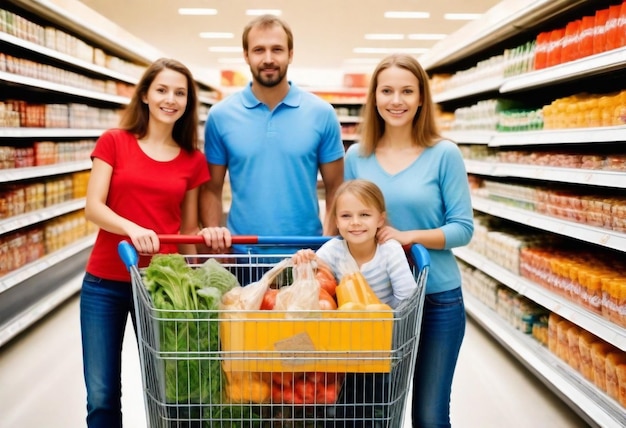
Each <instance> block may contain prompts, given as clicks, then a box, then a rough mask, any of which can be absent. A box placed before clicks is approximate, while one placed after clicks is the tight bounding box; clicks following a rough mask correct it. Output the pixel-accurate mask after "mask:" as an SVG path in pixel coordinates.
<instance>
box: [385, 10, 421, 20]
mask: <svg viewBox="0 0 626 428" xmlns="http://www.w3.org/2000/svg"><path fill="white" fill-rule="evenodd" d="M385 18H409V19H428V18H430V13H428V12H412V11H395V10H390V11H388V12H385Z"/></svg>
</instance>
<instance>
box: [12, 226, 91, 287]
mask: <svg viewBox="0 0 626 428" xmlns="http://www.w3.org/2000/svg"><path fill="white" fill-rule="evenodd" d="M95 240H96V236H95V235H92V236H89V237H86V238H83V239H80V240H78V241H76V242H74V243H72V244H70V245H68V246H66V247H64V248H62V249H60V250H59V251H55V252H53V253H51V254H48V255H47V256H45V257H42V258H40V259H38V260H36V261H34V262H32V263H29V264H27V265H26V266H23V267H22V268H20V269H17V270H15V271H13V272H10V273H8V274H6V275H4V276H2V277H0V280H1V281H0V293H3V292H5V291H6V290H8V289H10V288H12V287H15V286H16V285H18V284H20V283H21V282H24V281H26V280H28V279H30V278H32V277H34V276H35V275H37V274H39V273H42V272H44V271H45V270H46V269H48V268H50V267H52V266H54V265H57V264H59V263H62V262H63V261H65V260H68V259H71V258H72V257H73V256H75V255H76V254H78V253H79V252H81V251H83V250H85V249H86V248H89V247H91V246H93V244H94V242H95Z"/></svg>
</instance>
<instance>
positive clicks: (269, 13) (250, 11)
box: [246, 9, 283, 16]
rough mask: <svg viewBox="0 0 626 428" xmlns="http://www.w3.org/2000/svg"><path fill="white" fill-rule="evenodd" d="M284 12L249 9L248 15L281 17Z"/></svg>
mask: <svg viewBox="0 0 626 428" xmlns="http://www.w3.org/2000/svg"><path fill="white" fill-rule="evenodd" d="M282 13H283V12H282V10H280V9H248V10H246V15H250V16H259V15H276V16H278V15H281V14H282Z"/></svg>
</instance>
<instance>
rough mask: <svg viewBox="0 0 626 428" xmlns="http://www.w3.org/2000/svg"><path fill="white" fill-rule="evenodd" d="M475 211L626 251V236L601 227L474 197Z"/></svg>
mask: <svg viewBox="0 0 626 428" xmlns="http://www.w3.org/2000/svg"><path fill="white" fill-rule="evenodd" d="M472 206H473V207H474V209H475V210H478V211H481V212H483V213H486V214H490V215H493V216H496V217H500V218H504V219H507V220H511V221H514V222H517V223H520V224H524V225H527V226H530V227H534V228H537V229H541V230H545V231H548V232H552V233H556V234H559V235H563V236H568V237H570V238H575V239H579V240H581V241H585V242H590V243H592V244H596V245H600V246H603V247H606V248H612V249H614V250H619V251H626V234H624V233H618V232H614V231H611V230H607V229H603V228H600V227H593V226H587V225H585V224H582V223H574V222H571V221H567V220H562V219H560V218H556V217H550V216H547V215H543V214H539V213H536V212H534V211H529V210H525V209H521V208H516V207H512V206H509V205H505V204H501V203H498V202H495V201H491V200H488V199H485V198H481V197H477V196H472Z"/></svg>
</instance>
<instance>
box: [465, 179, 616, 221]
mask: <svg viewBox="0 0 626 428" xmlns="http://www.w3.org/2000/svg"><path fill="white" fill-rule="evenodd" d="M480 183H481V187H480V188H478V189H475V190H474V191H473V193H474V195H476V196H481V197H483V198H488V199H491V200H494V201H497V202H499V203H503V204H506V205H508V206H513V207H517V208H522V209H526V210H529V211H534V212H537V213H539V214H543V215H546V216H550V217H556V218H561V219H564V220H568V221H572V222H576V223H582V224H586V225H589V226H593V227H598V228H603V229H607V230H612V231H615V232H619V233H626V197H624V196H615V195H614V194H609V193H606V192H601V191H593V190H586V191H583V190H579V189H576V188H571V187H566V186H557V185H552V186H550V187H548V186H530V185H527V184H521V183H515V182H502V181H494V180H489V179H484V180H480Z"/></svg>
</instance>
